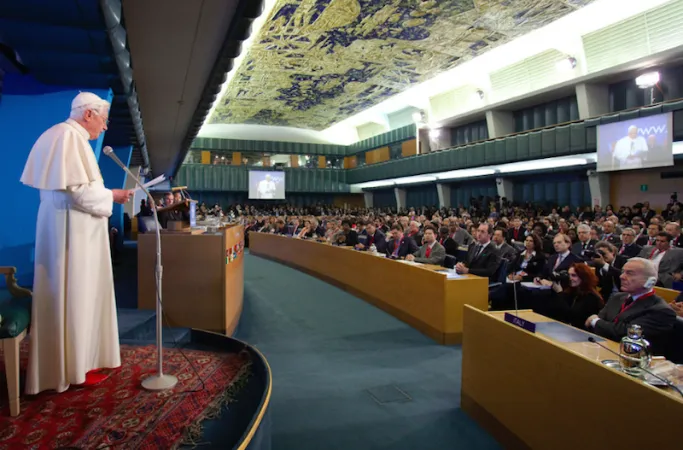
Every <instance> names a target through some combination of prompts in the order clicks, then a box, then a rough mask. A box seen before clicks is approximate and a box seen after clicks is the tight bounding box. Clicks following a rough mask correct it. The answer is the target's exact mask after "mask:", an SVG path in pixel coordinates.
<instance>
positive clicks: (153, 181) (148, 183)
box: [135, 174, 166, 191]
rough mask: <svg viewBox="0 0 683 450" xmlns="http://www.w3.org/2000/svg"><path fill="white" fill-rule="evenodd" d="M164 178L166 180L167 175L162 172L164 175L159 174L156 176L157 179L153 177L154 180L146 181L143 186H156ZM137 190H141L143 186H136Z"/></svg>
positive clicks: (146, 187) (147, 187)
mask: <svg viewBox="0 0 683 450" xmlns="http://www.w3.org/2000/svg"><path fill="white" fill-rule="evenodd" d="M164 180H166V175H163V174H162V175H159V176H158V177H156V178H155V179H153V180H152V181H148V182H147V183H145V184H144V185H143V186H145V189H149V188H151V187H154V186H156V185H157V184H159V183H161V182H163V181H164ZM135 190H136V191H141V190H142V188H141V187H140V186H138V187H136V188H135Z"/></svg>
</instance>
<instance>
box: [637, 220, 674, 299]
mask: <svg viewBox="0 0 683 450" xmlns="http://www.w3.org/2000/svg"><path fill="white" fill-rule="evenodd" d="M672 240H673V237H672V236H671V235H670V234H669V233H667V232H665V231H662V232H661V233H659V234H658V235H657V237H656V239H655V245H654V246H649V245H648V246H646V247H643V250H641V252H640V257H641V258H645V259H648V260H650V261H652V264H654V266H655V269H656V270H657V278H658V279H659V282H658V283H657V285H658V286H663V287H665V288H667V289H671V288H672V286H673V282H674V281H680V280H681V270H682V269H683V250H681V249H680V248H672V247H671V241H672Z"/></svg>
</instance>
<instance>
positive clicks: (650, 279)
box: [586, 258, 676, 351]
mask: <svg viewBox="0 0 683 450" xmlns="http://www.w3.org/2000/svg"><path fill="white" fill-rule="evenodd" d="M656 282H657V270H656V269H655V266H654V264H653V263H652V261H648V260H647V259H644V258H631V259H630V260H629V261H628V262H627V263H626V264H624V269H623V271H622V274H621V292H617V293H615V294H612V296H611V297H610V298H609V301H608V302H607V304H606V305H605V307H604V308H602V310H601V311H600V313H598V314H597V315H596V314H594V315H592V316H590V317H589V318H588V319H586V328H588V329H589V330H593V332H594V333H595V334H597V335H599V336H602V337H604V338H607V339H611V340H613V341H619V340H621V338H623V337H624V336H626V333H627V332H628V329H629V327H630V326H631V325H640V327H641V328H642V329H643V337H644V338H645V339H647V340H648V341H650V343H651V344H652V346H653V350H654V351H657V350H658V349H661V348H662V346H664V345H665V344H666V340H667V339H668V338H669V336H670V333H671V331H672V330H673V326H674V322H675V321H676V313H675V312H674V310H673V309H672V308H671V307H669V305H667V303H666V302H665V301H664V300H663V299H661V298H660V297H658V296H657V295H655V292H654V290H653V287H654V285H655V284H656Z"/></svg>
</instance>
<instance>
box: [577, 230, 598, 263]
mask: <svg viewBox="0 0 683 450" xmlns="http://www.w3.org/2000/svg"><path fill="white" fill-rule="evenodd" d="M576 231H577V233H576V234H577V236H578V237H579V240H578V242H576V243H574V245H572V250H571V251H572V253H573V254H575V255H576V256H579V257H581V258H583V253H584V252H585V251H587V250H588V251H592V250H593V247H595V244H597V242H598V241H597V240H595V239H591V227H589V226H588V225H586V224H585V223H582V224H581V225H579V227H578V228H577V229H576Z"/></svg>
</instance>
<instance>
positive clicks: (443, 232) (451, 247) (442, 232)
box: [439, 227, 464, 256]
mask: <svg viewBox="0 0 683 450" xmlns="http://www.w3.org/2000/svg"><path fill="white" fill-rule="evenodd" d="M463 231H464V230H463ZM439 244H441V245H442V246H443V248H445V249H446V254H447V255H451V256H458V244H457V243H456V242H455V240H454V239H453V238H451V237H450V234H449V230H448V227H441V228H440V229H439Z"/></svg>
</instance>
